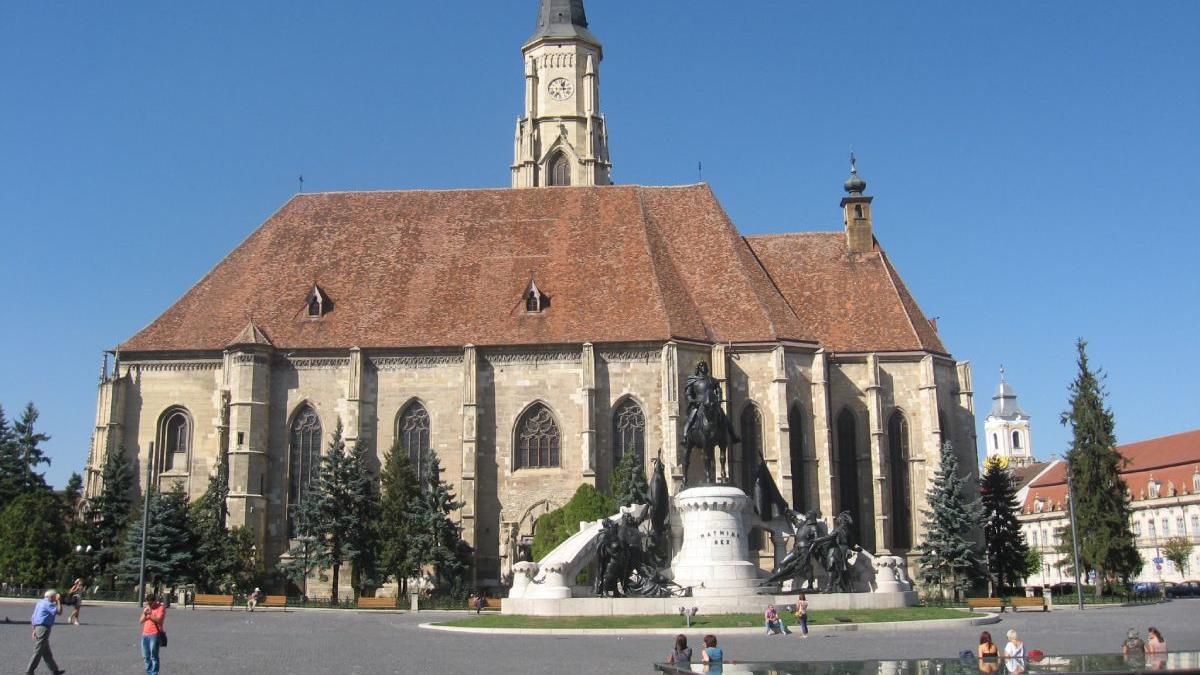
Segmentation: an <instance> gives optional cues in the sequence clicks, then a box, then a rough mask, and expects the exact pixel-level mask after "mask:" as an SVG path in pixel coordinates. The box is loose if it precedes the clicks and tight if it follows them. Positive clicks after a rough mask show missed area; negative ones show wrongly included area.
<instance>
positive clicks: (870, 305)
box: [746, 232, 946, 354]
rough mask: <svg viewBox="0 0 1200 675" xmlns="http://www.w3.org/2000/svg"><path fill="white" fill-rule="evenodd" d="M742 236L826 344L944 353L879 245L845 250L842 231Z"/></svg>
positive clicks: (861, 349)
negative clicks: (853, 251) (871, 249)
mask: <svg viewBox="0 0 1200 675" xmlns="http://www.w3.org/2000/svg"><path fill="white" fill-rule="evenodd" d="M746 241H747V242H748V244H749V246H750V249H751V250H752V251H753V252H754V254H755V255H756V256H757V257H758V260H759V261H760V262H761V263H762V266H763V268H764V269H765V270H766V272H767V274H769V275H770V278H771V279H772V280H773V281H774V283H775V285H776V286H777V287H778V289H779V290H780V292H782V294H783V297H784V298H785V299H786V300H787V303H788V305H789V306H790V307H791V309H792V310H793V311H794V312H795V314H796V316H797V317H798V319H799V321H800V323H801V324H802V325H804V327H805V328H806V329H808V330H809V331H810V332H811V333H813V334H815V337H816V339H817V340H818V341H820V342H821V343H822V344H823V345H825V346H826V347H827V348H829V349H832V350H834V351H839V352H889V351H897V352H898V351H929V352H934V353H939V354H945V353H946V347H945V345H943V344H942V341H941V339H940V338H939V337H938V335H937V333H936V332H935V331H934V330H933V328H932V327H931V326H930V324H929V320H928V319H926V318H925V315H924V314H923V313H922V312H921V309H920V307H918V306H917V303H916V301H915V300H913V297H912V295H911V294H910V293H909V292H908V288H907V287H905V285H904V282H903V281H901V280H900V275H899V274H897V273H896V270H895V269H894V268H893V267H892V264H891V261H889V260H888V258H887V256H886V255H885V254H884V252H883V250H882V249H880V248H879V246H878V243H876V246H875V250H873V251H871V252H869V253H852V252H850V250H849V249H848V248H847V246H846V236H845V234H843V233H842V232H805V233H797V234H773V235H765V236H755V237H746Z"/></svg>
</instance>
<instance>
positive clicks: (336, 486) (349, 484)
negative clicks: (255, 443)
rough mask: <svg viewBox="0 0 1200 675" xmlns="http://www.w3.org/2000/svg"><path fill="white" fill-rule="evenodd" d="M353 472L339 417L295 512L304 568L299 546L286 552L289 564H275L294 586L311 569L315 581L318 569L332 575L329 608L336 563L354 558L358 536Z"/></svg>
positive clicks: (338, 570)
mask: <svg viewBox="0 0 1200 675" xmlns="http://www.w3.org/2000/svg"><path fill="white" fill-rule="evenodd" d="M359 469H360V465H359V464H358V463H357V461H356V460H355V459H354V453H351V452H347V451H346V442H345V441H344V440H342V422H341V420H340V419H339V420H338V423H337V427H336V428H335V429H334V431H333V438H332V439H331V440H330V442H329V451H328V452H326V453H325V454H324V455H322V456H321V466H320V469H319V470H318V472H317V475H316V476H314V477H313V482H312V484H311V485H310V486H309V490H308V493H307V494H306V495H305V497H304V499H303V500H302V501H301V503H300V505H299V508H298V509H297V512H296V533H297V535H299V537H298V538H300V539H301V540H302V542H303V541H304V540H307V541H308V542H309V543H308V547H307V560H308V569H304V558H305V557H306V556H305V553H306V552H305V550H304V547H303V543H300V544H297V545H295V546H293V547H292V550H291V551H289V556H290V557H291V558H292V560H291V562H288V563H286V564H284V565H281V566H280V571H281V572H282V573H283V574H284V575H285V576H286V577H287V578H289V579H291V580H292V581H293V582H295V583H300V582H302V580H303V579H304V578H305V576H307V575H310V574H311V573H312V572H313V571H314V570H318V571H319V572H320V575H321V576H320V578H321V579H322V580H325V579H326V577H325V574H324V570H325V569H330V570H331V571H332V572H333V584H332V590H331V593H330V599H331V600H332V601H333V602H334V604H337V602H338V586H339V584H340V581H341V569H342V565H344V564H345V563H347V562H350V561H351V558H353V557H354V556H355V555H357V554H358V552H357V551H356V550H355V549H354V546H355V545H357V544H358V537H359V536H360V533H359V531H358V528H359V527H360V526H361V525H362V524H361V523H359V522H358V521H357V518H358V517H359V516H360V515H361V513H362V506H361V504H360V503H358V500H359V499H361V495H360V493H359V492H357V488H356V485H357V477H356V476H353V473H354V472H355V471H357V470H359Z"/></svg>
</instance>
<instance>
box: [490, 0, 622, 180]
mask: <svg viewBox="0 0 1200 675" xmlns="http://www.w3.org/2000/svg"><path fill="white" fill-rule="evenodd" d="M587 26H588V22H587V14H586V13H585V12H584V10H583V0H541V5H540V6H539V7H538V20H537V28H536V30H534V33H533V35H531V36H530V37H529V39H528V40H527V41H526V42H525V46H524V47H523V48H522V50H521V51H522V54H524V56H525V113H524V115H522V117H521V118H520V119H518V120H517V133H516V138H515V139H514V148H513V164H512V186H513V187H515V188H523V187H525V188H527V187H549V186H565V185H582V186H592V185H610V184H611V183H612V162H611V161H610V160H609V158H608V129H607V128H606V125H605V123H604V115H602V114H601V113H600V60H601V59H602V58H604V51H603V48H602V47H601V46H600V41H599V40H597V39H596V36H595V35H592V32H591V31H589V30H588V27H587Z"/></svg>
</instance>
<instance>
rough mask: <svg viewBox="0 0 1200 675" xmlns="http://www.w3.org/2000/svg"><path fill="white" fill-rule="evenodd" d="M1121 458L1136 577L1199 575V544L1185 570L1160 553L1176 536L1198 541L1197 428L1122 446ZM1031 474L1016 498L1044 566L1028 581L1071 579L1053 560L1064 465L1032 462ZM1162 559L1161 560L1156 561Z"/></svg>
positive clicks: (1063, 511)
mask: <svg viewBox="0 0 1200 675" xmlns="http://www.w3.org/2000/svg"><path fill="white" fill-rule="evenodd" d="M1117 450H1118V451H1119V452H1120V453H1121V455H1123V456H1124V457H1125V460H1126V462H1127V463H1126V465H1125V468H1124V469H1123V470H1122V471H1121V479H1122V480H1124V481H1125V485H1126V487H1127V488H1128V492H1129V496H1130V501H1131V505H1132V507H1133V516H1132V518H1131V520H1130V528H1131V529H1132V530H1133V534H1134V538H1135V540H1136V543H1137V547H1138V551H1139V552H1140V553H1141V555H1142V560H1143V561H1145V565H1144V566H1143V567H1142V571H1141V574H1140V575H1138V577H1137V579H1136V580H1138V581H1181V580H1184V579H1193V578H1196V577H1200V573H1198V571H1197V570H1198V568H1200V549H1197V550H1194V551H1193V552H1192V555H1191V559H1190V562H1189V566H1188V569H1185V570H1180V569H1177V568H1176V567H1175V565H1174V564H1173V563H1171V562H1170V561H1168V560H1166V559H1165V558H1164V557H1163V546H1165V545H1166V543H1167V541H1168V540H1170V539H1173V538H1176V537H1180V538H1183V539H1185V540H1187V541H1189V542H1191V543H1192V544H1193V545H1195V544H1200V430H1196V431H1188V432H1185V433H1181V434H1174V435H1171V436H1163V437H1161V438H1153V439H1150V440H1148V441H1139V442H1137V443H1129V444H1127V445H1122V446H1119V447H1118V448H1117ZM1035 467H1037V468H1036V471H1037V473H1036V475H1034V476H1033V477H1032V478H1031V479H1030V480H1029V482H1028V484H1027V485H1025V486H1024V487H1023V488H1022V489H1021V492H1020V493H1019V494H1018V498H1019V499H1020V500H1021V515H1020V516H1019V519H1020V520H1021V523H1022V530H1023V531H1024V532H1025V538H1026V540H1027V541H1028V542H1029V545H1030V546H1031V547H1036V548H1038V549H1040V550H1041V551H1042V554H1043V557H1044V564H1043V569H1042V571H1041V573H1040V574H1038V575H1035V576H1033V577H1030V578H1029V579H1028V580H1027V582H1028V583H1030V584H1057V583H1062V582H1073V581H1074V579H1073V577H1071V575H1069V574H1064V573H1063V571H1062V570H1061V569H1059V567H1058V565H1059V564H1060V562H1061V561H1062V559H1063V557H1064V556H1063V555H1061V554H1060V553H1058V548H1059V543H1060V541H1061V540H1060V536H1061V533H1062V532H1063V528H1065V527H1067V526H1068V524H1069V513H1068V511H1067V508H1068V499H1067V464H1066V462H1064V461H1063V460H1061V459H1055V460H1053V461H1052V462H1049V463H1046V464H1040V465H1035ZM1160 561H1161V562H1160Z"/></svg>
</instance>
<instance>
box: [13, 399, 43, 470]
mask: <svg viewBox="0 0 1200 675" xmlns="http://www.w3.org/2000/svg"><path fill="white" fill-rule="evenodd" d="M37 420H38V411H37V408H35V407H34V406H33V403H27V404H25V409H24V410H22V411H21V418H20V419H18V420H17V421H16V422H14V423H13V442H14V443H16V446H17V448H16V451H17V456H18V457H19V458H20V462H21V466H20V471H21V478H20V480H21V487H22V489H23V490H25V491H30V490H48V489H50V488H49V486H48V485H47V484H46V476H45V474H41V473H38V471H37V468H38V467H39V466H41V465H42V464H46V465H49V464H50V458H49V457H47V456H46V452H45V451H44V450H42V447H41V444H42V443H45V442H46V441H48V440H50V437H49V436H47V435H46V434H43V433H39V432H38V431H37V430H36V425H37Z"/></svg>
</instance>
